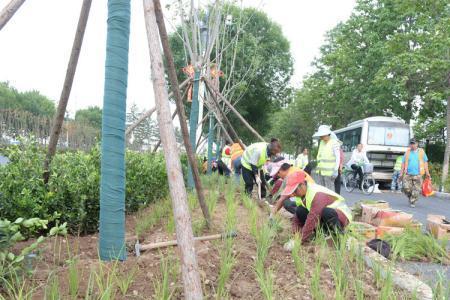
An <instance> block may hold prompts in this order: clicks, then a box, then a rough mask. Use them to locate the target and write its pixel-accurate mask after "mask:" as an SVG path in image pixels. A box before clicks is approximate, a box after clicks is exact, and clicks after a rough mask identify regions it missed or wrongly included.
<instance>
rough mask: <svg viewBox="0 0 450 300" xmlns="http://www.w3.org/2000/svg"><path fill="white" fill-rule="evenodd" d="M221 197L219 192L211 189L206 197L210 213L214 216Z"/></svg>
mask: <svg viewBox="0 0 450 300" xmlns="http://www.w3.org/2000/svg"><path fill="white" fill-rule="evenodd" d="M218 198H219V192H217V191H214V190H210V191H209V193H208V196H207V197H206V205H207V206H208V210H209V214H210V215H211V216H212V215H213V214H214V210H215V209H216V206H217V201H218Z"/></svg>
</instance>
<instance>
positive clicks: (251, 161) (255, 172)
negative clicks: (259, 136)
mask: <svg viewBox="0 0 450 300" xmlns="http://www.w3.org/2000/svg"><path fill="white" fill-rule="evenodd" d="M279 153H281V144H280V142H279V141H278V140H277V139H272V140H271V141H270V143H255V144H251V145H250V146H248V147H247V148H246V149H245V151H244V153H243V154H242V158H241V164H242V179H244V182H245V192H246V193H247V195H251V194H252V191H253V183H254V182H256V183H257V184H258V185H261V198H265V197H266V187H265V179H264V174H263V171H262V167H263V166H264V165H265V164H266V162H267V161H268V160H270V157H271V156H276V155H278V154H279Z"/></svg>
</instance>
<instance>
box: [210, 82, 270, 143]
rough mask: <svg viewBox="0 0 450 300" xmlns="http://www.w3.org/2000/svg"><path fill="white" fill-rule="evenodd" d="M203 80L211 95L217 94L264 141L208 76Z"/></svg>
mask: <svg viewBox="0 0 450 300" xmlns="http://www.w3.org/2000/svg"><path fill="white" fill-rule="evenodd" d="M203 80H204V81H205V83H206V85H207V86H208V88H209V90H210V91H213V95H217V96H218V97H219V98H220V99H221V100H222V101H223V102H224V103H225V104H226V105H227V106H228V107H229V108H230V109H231V110H232V111H233V113H234V114H235V115H236V116H237V117H238V119H239V120H240V121H241V122H242V124H244V125H245V127H247V129H248V130H250V131H251V132H252V133H253V134H254V135H255V136H256V137H257V138H258V139H259V140H261V142H265V140H264V138H263V137H262V136H261V135H260V134H259V133H258V132H257V131H256V130H255V129H254V128H253V127H252V126H251V125H250V124H249V123H248V122H247V120H245V119H244V117H243V116H242V115H241V114H240V113H239V112H238V111H237V110H236V108H234V106H233V105H232V104H231V103H230V102H229V101H228V100H227V99H226V98H225V97H224V96H223V95H222V94H221V93H220V92H219V91H218V90H217V89H216V88H214V86H213V85H212V84H211V82H210V81H209V80H208V78H205V77H203Z"/></svg>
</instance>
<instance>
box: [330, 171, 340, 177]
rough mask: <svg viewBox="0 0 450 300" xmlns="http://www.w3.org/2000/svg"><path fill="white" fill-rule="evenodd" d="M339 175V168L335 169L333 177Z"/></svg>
mask: <svg viewBox="0 0 450 300" xmlns="http://www.w3.org/2000/svg"><path fill="white" fill-rule="evenodd" d="M338 175H339V170H334V173H333V176H332V177H333V179H336V178H337V177H338Z"/></svg>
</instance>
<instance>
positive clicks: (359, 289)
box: [353, 278, 364, 300]
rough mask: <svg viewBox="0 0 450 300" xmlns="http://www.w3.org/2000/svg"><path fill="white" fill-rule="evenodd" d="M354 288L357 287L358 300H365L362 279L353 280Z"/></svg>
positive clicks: (356, 295)
mask: <svg viewBox="0 0 450 300" xmlns="http://www.w3.org/2000/svg"><path fill="white" fill-rule="evenodd" d="M353 288H354V289H355V298H356V300H364V288H363V282H362V281H361V280H360V279H357V278H355V280H354V281H353Z"/></svg>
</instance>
